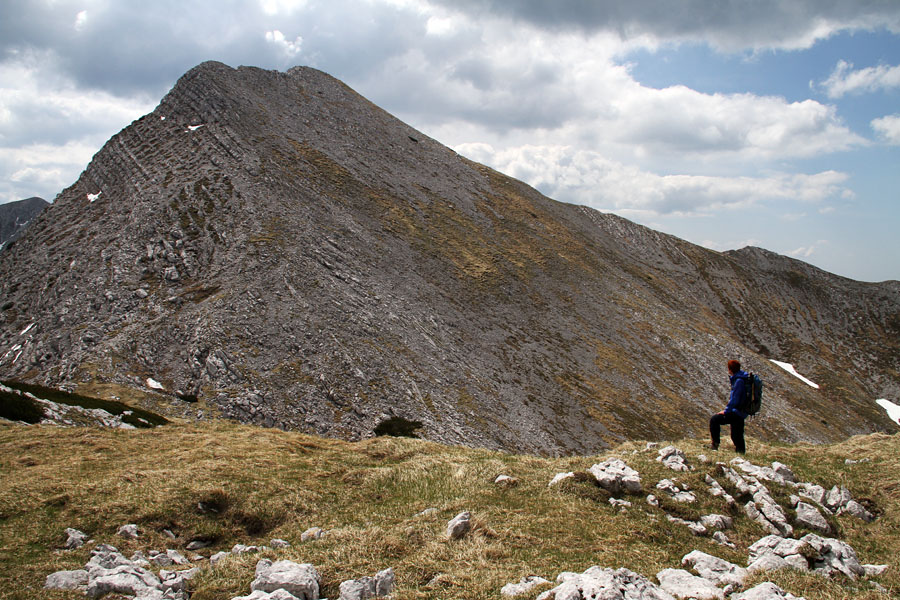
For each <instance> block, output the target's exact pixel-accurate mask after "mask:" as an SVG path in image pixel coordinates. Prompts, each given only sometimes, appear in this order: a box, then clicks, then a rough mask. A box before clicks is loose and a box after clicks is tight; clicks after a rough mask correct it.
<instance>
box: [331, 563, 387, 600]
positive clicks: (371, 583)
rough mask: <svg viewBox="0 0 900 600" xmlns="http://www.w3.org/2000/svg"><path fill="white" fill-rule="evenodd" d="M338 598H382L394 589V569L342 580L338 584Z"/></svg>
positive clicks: (361, 599)
mask: <svg viewBox="0 0 900 600" xmlns="http://www.w3.org/2000/svg"><path fill="white" fill-rule="evenodd" d="M340 591H341V595H340V599H339V600H369V599H370V598H384V597H385V596H390V595H391V594H392V593H393V591H394V570H393V569H390V568H388V569H385V570H383V571H379V572H378V573H377V574H376V575H375V576H374V577H361V578H359V579H351V580H349V581H344V582H342V583H341V585H340Z"/></svg>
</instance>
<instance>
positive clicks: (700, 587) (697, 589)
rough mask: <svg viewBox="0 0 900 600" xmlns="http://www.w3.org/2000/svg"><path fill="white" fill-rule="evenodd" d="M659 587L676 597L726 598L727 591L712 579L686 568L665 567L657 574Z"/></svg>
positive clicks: (723, 599)
mask: <svg viewBox="0 0 900 600" xmlns="http://www.w3.org/2000/svg"><path fill="white" fill-rule="evenodd" d="M656 578H657V579H658V580H659V587H661V588H662V589H663V590H665V591H666V592H668V593H670V594H672V595H673V596H675V597H676V598H692V599H695V600H725V593H724V592H723V591H722V590H720V589H719V588H717V587H716V586H715V585H714V584H713V583H712V582H711V581H708V580H706V579H704V578H702V577H697V576H696V575H692V574H690V573H688V572H687V571H685V570H684V569H663V570H662V571H660V572H659V573H657V574H656Z"/></svg>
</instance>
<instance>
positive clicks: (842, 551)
mask: <svg viewBox="0 0 900 600" xmlns="http://www.w3.org/2000/svg"><path fill="white" fill-rule="evenodd" d="M800 541H801V542H805V543H806V544H808V545H809V546H811V547H812V548H813V549H814V550H815V551H816V552H817V553H818V557H817V558H815V559H813V560H812V561H810V566H811V568H812V569H813V570H814V571H819V572H821V573H824V574H825V575H832V574H834V573H843V574H844V575H846V576H847V577H849V578H850V579H856V578H857V577H858V576H861V575H865V569H863V567H862V565H861V564H859V559H858V558H857V556H856V551H855V550H854V549H853V548H852V547H851V546H850V544H847V543H846V542H843V541H841V540H837V539H834V538H823V537H819V536H818V535H816V534H814V533H809V534H807V535H805V536H803V537H802V538H800Z"/></svg>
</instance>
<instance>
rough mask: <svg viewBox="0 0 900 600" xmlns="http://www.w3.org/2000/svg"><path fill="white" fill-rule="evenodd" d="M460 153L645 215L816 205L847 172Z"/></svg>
mask: <svg viewBox="0 0 900 600" xmlns="http://www.w3.org/2000/svg"><path fill="white" fill-rule="evenodd" d="M455 149H456V150H457V151H458V152H459V153H460V154H463V155H465V156H468V157H469V158H472V159H473V160H476V161H479V162H484V163H486V164H489V165H491V166H493V167H494V168H496V169H498V170H500V171H502V172H504V173H506V174H508V175H510V176H512V177H515V178H517V179H521V180H523V181H525V182H527V183H529V184H530V185H532V186H534V187H536V188H538V189H539V190H541V191H542V192H543V193H545V194H547V195H548V196H550V197H552V198H556V199H558V200H563V201H567V202H573V203H577V204H586V205H588V206H592V207H594V208H597V209H600V210H610V211H613V212H616V213H618V214H622V215H628V214H631V215H637V214H640V216H641V217H642V218H644V219H646V218H648V217H653V216H659V215H676V216H699V215H704V214H709V213H711V212H713V211H720V210H723V209H724V210H735V209H745V208H749V207H751V206H755V205H759V204H767V203H792V204H793V203H797V202H800V203H810V204H815V203H819V202H822V201H825V200H827V199H830V198H835V197H840V196H841V195H842V194H843V192H844V191H845V189H846V188H845V187H844V183H845V182H846V180H847V179H848V176H847V174H845V173H839V172H836V171H823V172H821V173H815V174H812V175H807V174H802V173H801V174H797V173H795V174H786V173H781V174H772V175H769V176H765V177H746V176H743V177H741V176H737V177H721V176H708V175H659V174H656V173H652V172H648V171H644V170H641V169H639V168H637V167H635V166H633V165H626V164H622V163H619V162H617V161H614V160H611V159H609V158H606V157H604V156H602V155H601V154H598V153H595V152H589V151H585V150H578V149H575V148H572V147H570V146H521V147H516V148H505V149H500V150H495V149H494V148H493V147H492V146H490V145H489V144H483V143H477V144H461V145H459V146H457V147H456V148H455Z"/></svg>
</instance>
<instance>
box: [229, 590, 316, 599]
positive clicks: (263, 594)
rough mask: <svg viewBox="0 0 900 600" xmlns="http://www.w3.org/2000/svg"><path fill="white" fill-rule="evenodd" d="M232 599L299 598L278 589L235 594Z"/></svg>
mask: <svg viewBox="0 0 900 600" xmlns="http://www.w3.org/2000/svg"><path fill="white" fill-rule="evenodd" d="M232 600H300V599H299V598H297V596H295V595H293V594H292V593H290V592H289V591H287V590H282V589H278V590H275V591H273V592H264V591H262V590H256V591H254V592H251V593H250V595H249V596H237V597H235V598H232Z"/></svg>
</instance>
